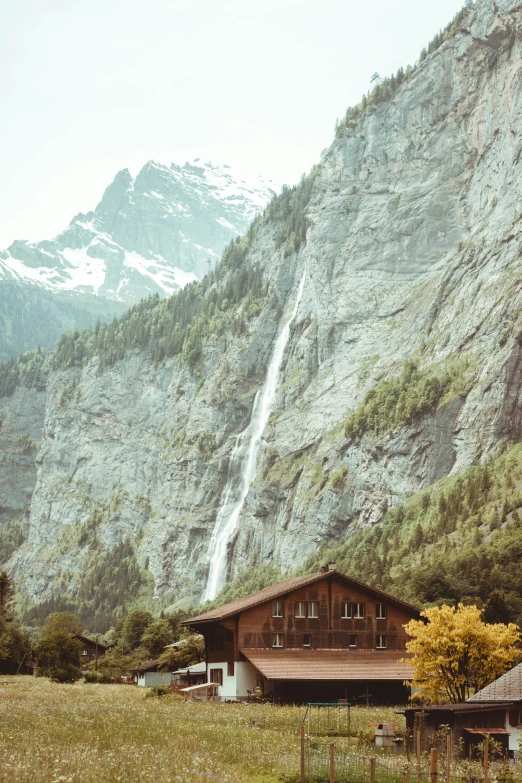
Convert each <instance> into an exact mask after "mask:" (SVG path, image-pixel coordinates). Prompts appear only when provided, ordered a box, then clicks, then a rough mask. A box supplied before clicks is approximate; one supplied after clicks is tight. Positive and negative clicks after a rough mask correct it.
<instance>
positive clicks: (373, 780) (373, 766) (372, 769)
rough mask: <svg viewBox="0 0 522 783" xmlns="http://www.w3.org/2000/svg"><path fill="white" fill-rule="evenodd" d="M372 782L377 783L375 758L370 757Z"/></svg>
mask: <svg viewBox="0 0 522 783" xmlns="http://www.w3.org/2000/svg"><path fill="white" fill-rule="evenodd" d="M370 783H375V758H373V759H370Z"/></svg>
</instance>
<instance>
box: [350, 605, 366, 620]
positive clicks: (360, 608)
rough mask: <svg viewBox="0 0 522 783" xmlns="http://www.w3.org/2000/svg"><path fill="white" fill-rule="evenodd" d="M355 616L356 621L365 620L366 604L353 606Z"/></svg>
mask: <svg viewBox="0 0 522 783" xmlns="http://www.w3.org/2000/svg"><path fill="white" fill-rule="evenodd" d="M352 607H353V616H354V618H355V619H356V620H364V604H352Z"/></svg>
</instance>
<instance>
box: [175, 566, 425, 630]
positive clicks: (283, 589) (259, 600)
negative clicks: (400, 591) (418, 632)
mask: <svg viewBox="0 0 522 783" xmlns="http://www.w3.org/2000/svg"><path fill="white" fill-rule="evenodd" d="M332 576H336V577H338V578H340V579H342V580H344V581H345V582H348V583H350V584H352V585H354V586H355V587H362V588H363V589H365V590H370V591H371V592H372V593H375V595H376V596H378V597H382V598H385V599H386V600H387V601H393V602H394V603H396V604H400V605H401V606H405V607H406V608H407V609H409V610H410V611H413V612H415V613H417V614H418V613H419V609H418V608H417V607H416V606H413V605H412V604H408V603H406V602H405V601H401V600H400V599H399V598H395V596H393V595H390V594H389V593H384V592H383V591H382V590H377V589H376V588H375V587H371V586H370V585H366V584H364V582H359V581H358V580H357V579H354V578H353V577H351V576H346V574H342V573H341V572H340V571H326V572H324V573H323V572H320V573H316V574H308V575H307V576H294V577H291V578H290V579H285V580H284V581H283V582H277V583H276V584H275V585H270V587H265V588H264V589H263V590H259V591H258V592H257V593H251V594H250V595H245V596H243V598H237V599H236V600H235V601H230V602H229V603H228V604H223V606H218V607H217V609H211V610H210V611H208V612H203V614H198V615H196V616H195V617H190V618H189V619H188V620H185V621H184V622H183V623H182V625H195V624H197V623H205V622H209V621H211V620H224V619H225V618H226V617H231V616H232V615H234V614H238V613H239V612H243V611H244V610H245V609H251V608H252V607H253V606H258V605H259V604H263V603H265V601H271V600H272V599H273V598H278V597H279V596H281V595H285V593H289V592H291V591H292V590H297V589H298V588H299V587H307V586H308V585H311V584H313V583H314V582H320V581H321V580H323V579H328V578H329V577H330V578H331V577H332Z"/></svg>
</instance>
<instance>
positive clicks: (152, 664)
mask: <svg viewBox="0 0 522 783" xmlns="http://www.w3.org/2000/svg"><path fill="white" fill-rule="evenodd" d="M159 662H160V659H159V658H155V659H154V660H153V661H147V663H143V664H142V665H141V666H134V668H132V669H129V671H130V672H148V671H150V670H151V669H155V668H156V666H157V665H158V664H159Z"/></svg>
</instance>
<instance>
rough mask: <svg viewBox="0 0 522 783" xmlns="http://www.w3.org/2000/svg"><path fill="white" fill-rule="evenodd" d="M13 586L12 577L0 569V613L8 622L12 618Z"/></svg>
mask: <svg viewBox="0 0 522 783" xmlns="http://www.w3.org/2000/svg"><path fill="white" fill-rule="evenodd" d="M14 596H15V588H14V582H13V579H12V577H10V576H9V574H8V573H7V571H0V615H1V616H2V617H3V618H4V620H6V621H7V622H10V621H11V620H12V619H13V616H12V611H13V604H14Z"/></svg>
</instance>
